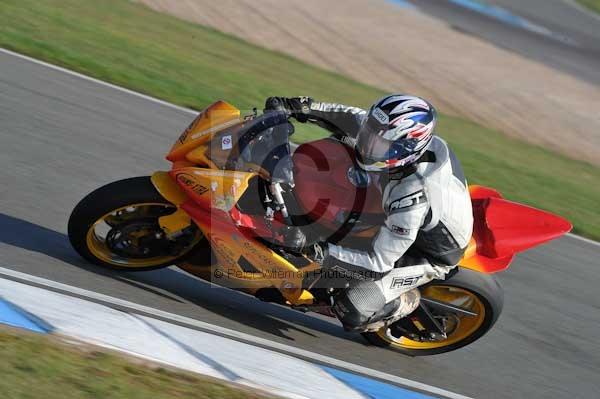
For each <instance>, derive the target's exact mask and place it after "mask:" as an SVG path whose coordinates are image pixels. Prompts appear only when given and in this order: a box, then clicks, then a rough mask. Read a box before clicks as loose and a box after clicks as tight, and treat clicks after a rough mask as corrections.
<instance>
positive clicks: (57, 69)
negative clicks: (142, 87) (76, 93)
mask: <svg viewBox="0 0 600 399" xmlns="http://www.w3.org/2000/svg"><path fill="white" fill-rule="evenodd" d="M0 53H4V54H8V55H12V56H13V57H17V58H21V59H23V60H27V61H30V62H33V63H34V64H38V65H42V66H45V67H46V68H50V69H53V70H55V71H59V72H62V73H66V74H67V75H71V76H75V77H77V78H80V79H83V80H87V81H88V82H93V83H96V84H98V85H100V86H105V87H110V88H111V89H115V90H118V91H121V92H123V93H127V94H131V95H132V96H136V97H140V98H143V99H144V100H148V101H151V102H153V103H157V104H160V105H164V106H165V107H168V108H172V109H176V110H178V111H182V112H186V113H188V114H192V115H198V111H194V110H193V109H189V108H185V107H181V106H179V105H175V104H172V103H169V102H166V101H163V100H159V99H158V98H156V97H151V96H148V95H146V94H142V93H138V92H137V91H133V90H129V89H126V88H124V87H121V86H117V85H114V84H112V83H108V82H105V81H103V80H99V79H95V78H92V77H90V76H87V75H83V74H81V73H79V72H75V71H71V70H70V69H66V68H63V67H59V66H57V65H53V64H49V63H47V62H44V61H40V60H37V59H35V58H31V57H28V56H26V55H23V54H19V53H15V52H14V51H11V50H7V49H5V48H2V47H0Z"/></svg>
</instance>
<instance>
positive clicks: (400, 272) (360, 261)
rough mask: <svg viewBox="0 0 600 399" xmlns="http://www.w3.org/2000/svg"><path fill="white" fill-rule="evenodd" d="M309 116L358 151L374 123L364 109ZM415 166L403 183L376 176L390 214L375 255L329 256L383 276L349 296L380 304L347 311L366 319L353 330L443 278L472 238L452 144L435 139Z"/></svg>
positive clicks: (333, 249)
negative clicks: (363, 132)
mask: <svg viewBox="0 0 600 399" xmlns="http://www.w3.org/2000/svg"><path fill="white" fill-rule="evenodd" d="M306 114H307V116H308V122H312V123H315V124H318V125H319V126H321V127H323V128H325V129H327V130H329V131H331V132H332V133H333V136H334V137H337V138H338V139H340V140H342V141H343V142H345V143H346V144H348V145H353V144H354V138H355V137H356V135H357V133H358V131H359V129H360V127H361V126H362V124H363V122H364V121H365V119H366V117H367V112H366V111H365V110H362V109H360V108H356V107H349V106H345V105H341V104H331V103H320V102H316V101H313V102H312V103H311V105H310V111H308V112H306ZM415 166H416V167H414V168H412V170H411V171H410V172H409V173H402V174H400V175H399V176H394V175H393V174H392V175H387V174H377V173H373V174H371V177H372V178H373V180H374V181H376V183H377V184H378V186H379V188H380V190H381V192H382V197H383V203H382V205H383V210H384V211H385V215H386V218H385V223H384V224H383V226H381V228H380V230H379V232H378V234H377V235H376V237H375V238H374V240H373V241H372V247H371V248H365V249H360V250H357V249H350V248H345V247H342V246H338V245H333V244H329V256H330V259H331V261H333V262H334V263H335V265H339V266H341V267H343V268H346V269H350V270H355V271H356V270H367V271H370V272H374V273H372V274H374V275H376V276H379V278H376V279H375V281H374V282H371V283H370V286H369V287H366V286H365V283H364V282H360V281H357V282H356V283H355V284H353V285H352V286H351V287H350V288H351V289H352V288H353V287H354V288H355V291H356V292H354V294H353V293H352V292H349V295H350V296H351V297H352V296H354V297H356V298H355V301H356V300H358V299H360V298H364V297H365V296H366V295H371V296H372V295H376V296H378V297H379V299H377V300H373V301H370V303H363V304H358V305H357V304H356V303H354V304H347V305H350V306H345V307H346V308H348V307H353V308H359V309H358V311H359V312H362V313H363V314H362V315H361V316H360V317H358V318H356V317H349V319H348V320H346V323H345V324H356V325H358V324H361V323H365V322H368V321H369V320H370V319H371V320H372V317H371V316H373V315H369V313H371V312H376V308H377V307H378V306H381V305H382V304H387V303H390V302H391V301H393V300H394V298H397V297H398V296H399V295H400V294H402V293H403V292H406V291H408V290H410V289H413V288H415V287H417V286H420V285H422V284H425V283H427V282H429V281H431V280H433V279H443V278H444V277H445V275H446V274H447V273H448V272H449V271H450V270H451V269H452V268H453V267H455V265H456V264H457V263H458V261H459V260H460V258H461V257H462V255H463V253H464V250H465V248H466V247H467V245H468V243H469V240H470V239H471V234H472V229H473V213H472V206H471V199H470V196H469V192H468V188H467V183H466V180H465V177H464V174H463V171H462V168H461V166H460V164H459V162H458V160H457V159H456V157H455V155H454V153H453V152H452V151H451V150H450V149H449V147H448V145H447V144H446V142H445V141H444V140H442V139H441V138H439V137H437V136H435V137H434V138H433V141H432V143H431V144H430V147H429V149H428V151H427V152H426V153H425V155H424V156H423V157H422V159H421V160H419V162H417V163H416V165H415ZM415 254H416V255H415ZM357 267H358V268H360V269H357ZM356 287H358V289H357V290H356ZM376 291H380V292H379V293H376ZM369 293H370V294H369ZM357 298H358V299H357ZM350 299H351V300H352V298H350ZM363 302H364V301H363ZM367 302H369V301H367ZM355 310H356V309H355ZM354 316H356V315H354ZM342 321H344V320H342Z"/></svg>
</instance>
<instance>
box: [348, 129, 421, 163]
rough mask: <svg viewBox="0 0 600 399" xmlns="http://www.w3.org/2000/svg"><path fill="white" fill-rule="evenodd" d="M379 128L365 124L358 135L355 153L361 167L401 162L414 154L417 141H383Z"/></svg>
mask: <svg viewBox="0 0 600 399" xmlns="http://www.w3.org/2000/svg"><path fill="white" fill-rule="evenodd" d="M381 132H382V129H381V128H380V127H375V126H372V125H371V124H370V123H368V122H367V123H365V124H364V125H363V127H362V128H361V130H360V131H359V133H358V137H357V142H356V152H357V156H358V158H359V160H360V162H361V163H362V164H363V165H373V164H381V163H387V162H388V161H393V160H396V161H397V160H402V159H404V158H407V157H409V156H411V155H413V154H414V152H415V148H416V147H417V145H418V143H419V141H418V140H417V139H402V140H395V141H390V140H387V139H384V138H383V137H382V136H381V135H380V133H381Z"/></svg>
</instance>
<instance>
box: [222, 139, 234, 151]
mask: <svg viewBox="0 0 600 399" xmlns="http://www.w3.org/2000/svg"><path fill="white" fill-rule="evenodd" d="M232 147H233V142H232V140H231V135H227V136H223V137H222V138H221V149H222V150H231V148H232Z"/></svg>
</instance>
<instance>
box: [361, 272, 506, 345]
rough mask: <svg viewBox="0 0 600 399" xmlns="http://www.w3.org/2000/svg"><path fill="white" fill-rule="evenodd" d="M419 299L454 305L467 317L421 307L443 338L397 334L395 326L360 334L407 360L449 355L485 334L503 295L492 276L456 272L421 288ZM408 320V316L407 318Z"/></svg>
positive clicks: (499, 307) (499, 311) (423, 303)
mask: <svg viewBox="0 0 600 399" xmlns="http://www.w3.org/2000/svg"><path fill="white" fill-rule="evenodd" d="M421 296H422V297H423V298H425V299H427V298H429V299H431V300H434V301H438V302H442V303H446V304H449V305H454V306H457V307H459V308H460V309H464V310H466V311H468V312H469V313H471V314H470V315H465V314H457V313H455V312H452V311H444V310H443V309H440V308H430V307H429V306H428V305H427V302H425V301H422V302H421V303H422V305H423V306H425V307H427V308H428V311H429V312H430V313H431V314H432V316H433V317H434V318H435V319H436V321H437V322H438V323H439V324H440V325H441V326H443V327H444V329H445V337H435V338H434V337H431V338H429V337H428V338H417V337H415V336H412V337H409V336H408V335H407V334H404V335H403V334H399V333H398V330H399V329H397V328H394V324H395V323H394V324H392V325H390V326H387V327H383V328H381V329H380V330H379V331H375V332H367V333H363V336H364V337H365V338H366V339H367V340H368V341H369V342H371V343H372V344H374V345H377V346H383V347H388V348H390V349H392V350H395V351H397V352H400V353H403V354H406V355H410V356H428V355H436V354H440V353H446V352H450V351H453V350H456V349H459V348H462V347H463V346H466V345H469V344H471V343H472V342H474V341H475V340H477V339H479V338H481V337H482V336H483V335H484V334H485V333H487V332H488V331H489V330H490V329H491V328H492V326H493V325H494V323H495V322H496V320H498V317H499V316H500V313H501V312H502V306H503V303H504V294H503V291H502V287H501V286H500V284H499V283H498V281H497V280H496V278H495V277H494V276H491V275H489V274H482V273H478V272H475V271H472V270H469V269H462V268H459V269H458V272H457V273H456V274H454V275H453V276H451V277H450V278H448V279H447V280H444V281H433V282H431V283H429V284H427V285H424V286H423V287H422V288H421ZM409 319H410V316H409Z"/></svg>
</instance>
